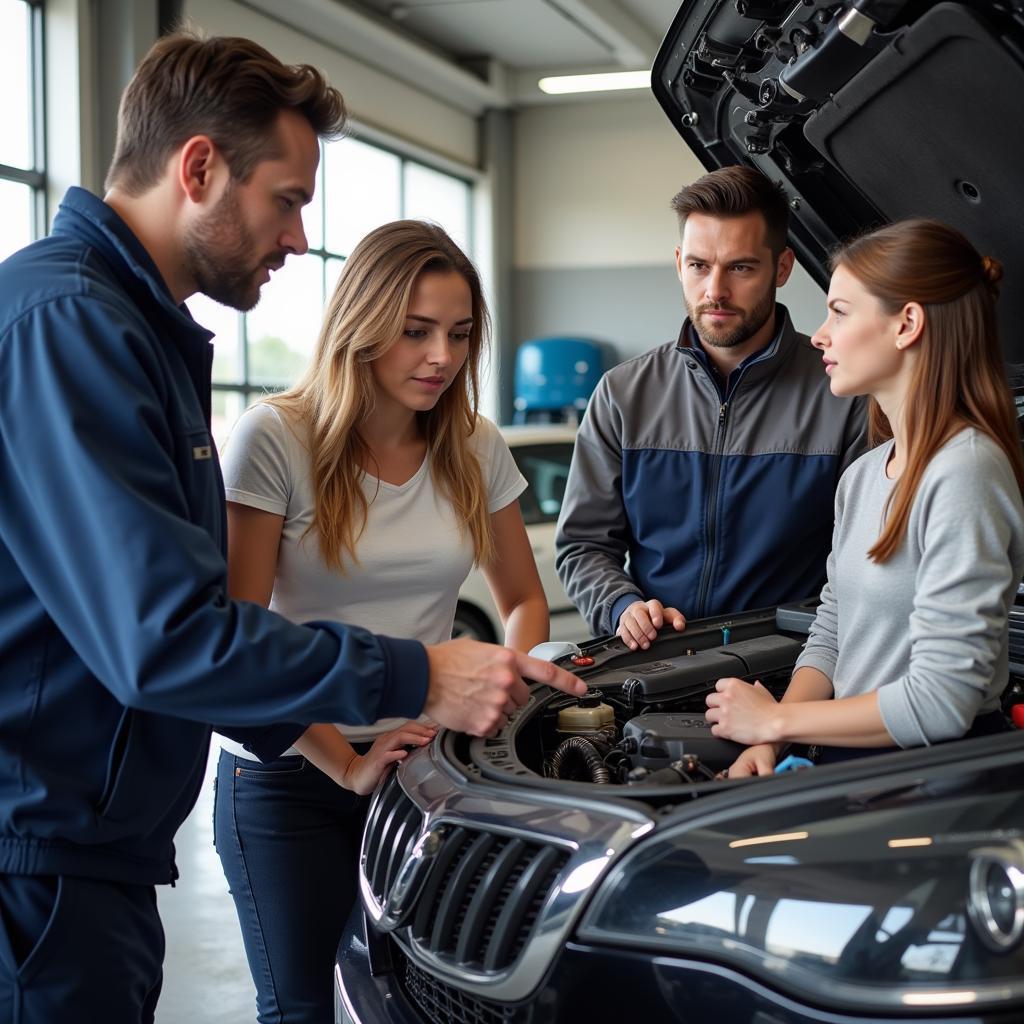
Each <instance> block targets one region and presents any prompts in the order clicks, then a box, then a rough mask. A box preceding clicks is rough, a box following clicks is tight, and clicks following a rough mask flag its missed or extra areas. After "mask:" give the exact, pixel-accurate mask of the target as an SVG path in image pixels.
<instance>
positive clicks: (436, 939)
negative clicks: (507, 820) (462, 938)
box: [429, 832, 495, 953]
mask: <svg viewBox="0 0 1024 1024" xmlns="http://www.w3.org/2000/svg"><path fill="white" fill-rule="evenodd" d="M494 843H495V837H494V836H493V835H491V834H490V833H489V832H480V833H478V834H477V836H476V838H475V839H474V840H473V842H472V843H471V844H470V846H469V849H468V850H467V851H466V854H465V856H464V857H463V859H462V861H461V863H460V864H459V865H458V866H457V867H456V868H455V871H454V873H453V875H452V880H451V882H449V884H448V885H447V886H446V888H445V890H444V894H443V895H442V897H441V902H440V904H439V906H438V908H437V917H436V918H435V920H434V928H433V931H432V932H431V935H430V947H429V948H430V950H431V952H433V953H442V952H449V951H452V950H454V948H455V930H456V927H457V925H458V920H459V916H460V914H459V912H460V911H463V910H464V907H465V904H464V901H465V900H466V899H468V898H469V897H470V896H471V892H470V885H471V883H472V882H473V878H474V875H475V874H476V872H477V870H478V869H479V867H480V865H481V864H482V863H483V861H484V859H485V858H486V857H487V854H488V853H489V852H490V850H491V848H492V847H493V846H494Z"/></svg>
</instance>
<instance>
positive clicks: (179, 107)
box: [106, 30, 346, 196]
mask: <svg viewBox="0 0 1024 1024" xmlns="http://www.w3.org/2000/svg"><path fill="white" fill-rule="evenodd" d="M283 110H293V111H295V112H296V113H298V114H301V115H302V116H303V117H305V118H306V120H307V121H309V123H310V125H311V127H312V128H313V130H314V131H315V132H316V133H317V135H320V136H327V137H334V136H337V135H340V134H341V133H342V131H343V130H344V127H345V119H346V111H345V102H344V100H343V99H342V97H341V93H340V92H338V90H337V89H334V88H332V87H331V86H330V85H329V84H328V82H327V80H326V79H325V78H324V76H323V75H322V74H321V73H320V72H319V71H318V70H317V69H316V68H314V67H312V66H311V65H309V64H294V65H288V64H282V63H281V61H279V60H278V59H277V58H276V57H275V56H274V55H273V54H271V53H269V52H268V51H267V50H265V49H264V48H263V47H262V46H260V45H259V44H258V43H254V42H252V40H250V39H242V38H240V37H237V36H214V37H211V38H208V39H206V38H203V37H202V36H201V35H200V34H199V33H198V32H195V31H192V30H183V31H179V32H175V33H173V34H171V35H167V36H164V37H163V38H162V39H160V40H158V41H157V42H156V43H155V44H154V45H153V47H152V48H151V49H150V51H149V53H147V54H146V56H145V57H144V58H143V59H142V63H141V64H139V66H138V68H137V69H136V71H135V74H134V75H133V76H132V80H131V81H130V82H129V83H128V87H127V88H126V89H125V91H124V95H123V96H122V97H121V106H120V109H119V110H118V116H117V145H116V147H115V149H114V159H113V161H112V162H111V165H110V170H109V171H108V172H107V181H106V187H107V188H113V187H117V188H119V189H121V190H123V191H124V192H127V193H128V194H129V195H133V196H137V195H141V194H142V193H144V192H146V191H147V190H149V189H150V188H152V187H153V186H154V185H155V184H156V183H157V182H158V181H159V180H160V178H161V176H162V175H163V173H164V170H165V168H166V166H167V161H168V160H169V159H170V158H171V155H172V154H173V153H174V152H175V150H176V149H178V147H179V146H182V145H184V143H185V142H187V141H188V140H189V139H190V138H192V136H194V135H208V136H209V137H210V139H211V140H212V141H213V143H214V144H215V145H216V146H217V148H218V150H219V151H220V152H221V153H222V154H223V156H224V159H225V160H226V161H227V165H228V168H229V170H230V171H231V175H232V177H233V178H235V179H237V180H239V181H246V180H248V178H249V176H250V175H251V174H252V172H253V170H254V169H255V167H256V165H257V164H258V163H259V162H260V161H262V160H267V159H271V158H273V157H274V156H275V155H277V154H276V152H275V150H274V138H275V135H274V131H275V125H276V122H277V117H278V114H279V113H280V112H281V111H283Z"/></svg>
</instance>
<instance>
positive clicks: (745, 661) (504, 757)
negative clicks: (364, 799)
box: [444, 596, 1024, 797]
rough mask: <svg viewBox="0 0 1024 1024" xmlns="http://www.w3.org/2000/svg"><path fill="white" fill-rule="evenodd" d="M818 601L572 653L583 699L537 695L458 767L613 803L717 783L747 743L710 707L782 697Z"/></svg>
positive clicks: (1020, 699) (459, 758) (1017, 662)
mask: <svg viewBox="0 0 1024 1024" xmlns="http://www.w3.org/2000/svg"><path fill="white" fill-rule="evenodd" d="M1018 600H1019V601H1021V602H1022V606H1021V607H1020V608H1019V609H1018V608H1015V609H1014V613H1015V614H1014V615H1011V623H1010V647H1011V664H1010V681H1009V685H1008V686H1007V689H1006V692H1005V694H1004V696H1003V705H1004V710H1006V712H1007V714H1008V715H1010V714H1011V712H1013V714H1012V716H1011V717H1012V718H1013V720H1014V721H1015V722H1016V723H1018V724H1019V721H1024V715H1021V714H1019V712H1020V710H1021V708H1017V709H1016V711H1014V709H1013V705H1016V704H1020V705H1022V706H1024V659H1022V658H1021V657H1020V655H1021V652H1022V651H1024V646H1022V641H1021V639H1020V638H1021V636H1022V635H1024V620H1022V619H1020V617H1019V616H1020V614H1024V596H1022V597H1021V598H1018ZM815 604H816V602H814V601H806V602H802V603H799V604H792V605H784V606H781V607H779V608H777V609H768V610H765V611H755V612H749V613H744V614H742V615H738V616H729V617H726V616H723V617H720V618H712V619H704V620H701V621H700V622H699V623H692V624H689V625H688V626H687V629H686V630H685V631H684V632H682V633H675V632H673V631H671V630H663V631H662V632H661V633H660V634H659V636H658V637H657V639H656V640H655V641H654V643H653V644H652V645H651V647H650V649H648V650H646V651H644V650H637V651H631V650H629V648H627V647H626V645H625V644H624V643H623V642H622V641H621V640H620V639H619V638H618V637H604V638H601V639H597V640H593V641H591V642H590V643H588V644H584V645H581V646H579V647H576V648H574V649H573V651H574V652H573V653H572V654H569V655H566V656H564V657H561V658H557V659H555V660H556V663H557V664H559V665H561V666H562V667H563V668H566V669H568V670H569V671H571V672H575V673H576V674H577V675H578V676H580V678H581V679H583V680H584V681H585V682H586V683H587V685H588V691H587V694H586V695H585V696H584V697H579V698H576V697H569V696H567V695H566V694H564V693H561V692H560V691H557V690H552V689H549V688H548V687H543V686H539V687H536V688H535V689H534V691H533V693H532V694H531V698H530V701H529V703H528V704H527V705H526V706H525V707H523V708H520V709H519V710H518V711H517V712H516V713H515V714H513V715H512V716H511V717H510V718H509V720H508V724H507V725H506V726H505V728H504V729H502V731H501V732H500V733H499V734H498V735H497V736H492V737H488V738H483V739H480V738H470V737H467V736H462V735H460V734H455V733H448V734H446V735H445V738H444V747H445V750H446V753H447V755H448V757H449V759H450V760H451V762H452V763H453V764H455V765H457V766H459V767H460V768H461V769H462V770H464V771H466V772H467V773H469V774H472V775H476V776H478V777H481V778H484V779H493V780H499V779H500V781H502V782H511V783H513V784H515V783H525V784H530V785H538V784H540V785H544V784H545V783H547V784H556V785H557V784H561V783H584V784H588V785H595V786H601V787H607V788H608V790H609V795H610V794H611V793H612V792H615V793H617V794H619V795H622V796H629V795H634V794H635V795H637V796H639V795H641V793H643V794H644V795H645V797H646V795H647V794H649V793H650V792H651V791H652V789H651V787H665V786H669V787H675V788H676V789H678V787H679V786H680V785H681V784H682V785H685V786H688V787H691V788H693V794H692V795H697V794H698V792H702V791H704V789H703V788H701V787H700V784H702V783H714V784H715V788H717V785H718V784H719V783H718V782H717V780H719V779H721V777H722V773H723V771H724V770H725V769H726V768H728V767H729V765H731V764H732V762H733V761H734V760H735V759H736V757H737V755H738V754H739V752H740V750H741V749H742V748H741V747H740V745H738V744H736V743H733V742H731V741H729V740H725V739H721V738H719V737H717V736H713V735H712V734H711V727H710V726H709V725H708V723H707V722H706V721H705V718H704V712H705V710H706V703H705V698H706V697H707V695H708V693H709V692H710V691H711V690H713V689H714V687H715V683H716V682H717V681H718V680H719V679H721V678H723V677H727V676H736V677H738V678H740V679H745V680H747V681H748V682H753V681H754V680H759V681H760V682H761V684H762V685H764V686H765V687H767V688H768V689H769V690H770V691H771V692H772V694H773V695H774V696H775V697H776V698H779V697H781V696H782V694H783V692H784V691H785V689H786V686H787V685H788V683H789V678H790V675H791V674H792V669H793V665H794V663H795V662H796V659H797V658H798V657H799V654H800V651H801V650H802V648H803V644H804V641H805V640H806V637H807V631H808V630H809V628H810V626H811V623H812V622H813V619H814V609H815Z"/></svg>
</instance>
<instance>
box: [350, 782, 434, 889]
mask: <svg viewBox="0 0 1024 1024" xmlns="http://www.w3.org/2000/svg"><path fill="white" fill-rule="evenodd" d="M422 827H423V815H422V814H421V813H420V810H419V808H417V806H416V805H415V804H414V803H413V802H412V801H411V800H410V799H409V798H408V797H407V796H406V795H405V792H404V791H403V789H402V787H401V786H400V785H399V784H398V779H397V778H396V777H395V774H394V773H392V774H391V777H390V779H389V780H388V781H387V782H386V783H385V784H384V788H383V789H382V790H381V792H380V793H379V794H378V796H377V798H376V799H375V800H374V803H373V806H372V807H371V808H370V813H369V816H368V817H367V820H366V829H365V832H364V834H363V855H364V858H365V859H364V861H363V865H362V870H363V874H364V876H365V878H366V881H367V882H368V883H369V885H370V889H371V891H372V892H373V897H374V899H375V900H376V901H377V904H378V906H382V905H383V903H384V900H385V897H386V896H387V894H388V893H389V892H390V891H391V886H392V885H393V884H394V881H395V876H396V875H397V874H398V869H399V868H400V867H401V866H402V864H403V862H404V861H405V858H406V857H407V856H408V854H409V851H410V850H411V849H412V846H413V844H414V843H415V842H416V839H417V837H418V836H419V833H420V829H421V828H422Z"/></svg>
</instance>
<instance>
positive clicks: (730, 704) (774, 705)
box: [704, 676, 782, 774]
mask: <svg viewBox="0 0 1024 1024" xmlns="http://www.w3.org/2000/svg"><path fill="white" fill-rule="evenodd" d="M707 706H708V710H707V711H706V712H705V714H704V717H705V719H706V720H707V721H708V722H709V723H710V725H711V734H712V735H713V736H721V737H722V738H724V739H729V740H734V741H735V742H736V743H744V744H747V745H748V746H752V745H753V744H756V743H773V742H775V741H776V740H779V739H781V738H782V737H780V736H778V735H776V733H777V731H778V729H779V727H780V723H779V722H778V718H779V714H778V711H779V704H778V701H776V699H775V698H774V697H773V696H772V695H771V693H769V692H768V690H766V689H765V688H764V687H763V686H762V685H761V683H760V682H755V683H754V684H753V685H751V684H750V683H745V682H744V681H743V680H742V679H736V678H735V677H732V676H730V677H728V678H726V679H719V680H718V682H717V683H715V689H714V690H713V691H712V692H711V693H709V694H708V696H707ZM730 774H731V773H730Z"/></svg>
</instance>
